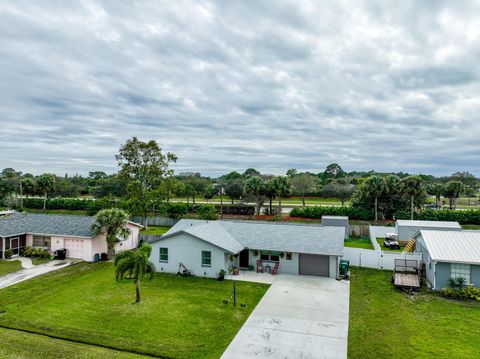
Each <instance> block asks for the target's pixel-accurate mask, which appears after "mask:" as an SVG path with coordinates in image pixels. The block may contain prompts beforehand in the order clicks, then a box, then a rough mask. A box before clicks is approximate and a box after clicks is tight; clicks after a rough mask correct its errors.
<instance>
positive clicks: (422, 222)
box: [397, 219, 462, 229]
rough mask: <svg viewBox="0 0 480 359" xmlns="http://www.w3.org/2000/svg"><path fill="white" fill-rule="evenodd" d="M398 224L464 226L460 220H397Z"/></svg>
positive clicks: (439, 226) (407, 225) (410, 225)
mask: <svg viewBox="0 0 480 359" xmlns="http://www.w3.org/2000/svg"><path fill="white" fill-rule="evenodd" d="M397 225H398V226H404V227H436V228H442V227H443V228H460V229H461V228H462V226H460V223H458V222H447V221H418V220H413V221H412V220H404V219H399V220H397Z"/></svg>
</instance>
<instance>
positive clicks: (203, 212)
mask: <svg viewBox="0 0 480 359" xmlns="http://www.w3.org/2000/svg"><path fill="white" fill-rule="evenodd" d="M196 212H197V214H198V216H199V217H200V218H201V219H207V220H214V219H217V217H218V211H217V209H216V208H215V206H213V205H211V204H206V205H204V206H199V207H198V208H197V211H196Z"/></svg>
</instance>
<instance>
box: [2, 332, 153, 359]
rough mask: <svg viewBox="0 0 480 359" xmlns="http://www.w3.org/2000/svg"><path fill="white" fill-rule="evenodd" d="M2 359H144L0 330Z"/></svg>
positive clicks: (41, 336) (89, 346)
mask: <svg viewBox="0 0 480 359" xmlns="http://www.w3.org/2000/svg"><path fill="white" fill-rule="evenodd" d="M0 342H1V343H2V345H0V358H6V359H10V358H11V359H64V358H74V359H97V358H113V359H142V358H149V357H145V356H143V355H137V354H131V353H125V352H120V351H116V350H110V349H107V348H100V347H96V346H93V345H86V344H80V343H72V342H69V341H65V340H61V339H52V338H49V337H45V336H43V335H38V334H31V333H24V332H19V331H16V330H10V329H3V328H0Z"/></svg>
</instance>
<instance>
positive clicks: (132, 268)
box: [114, 244, 155, 303]
mask: <svg viewBox="0 0 480 359" xmlns="http://www.w3.org/2000/svg"><path fill="white" fill-rule="evenodd" d="M150 253H152V247H151V246H150V244H142V246H141V247H140V248H137V249H134V250H132V251H125V252H121V253H119V254H117V255H116V256H115V261H114V264H115V266H116V268H115V278H116V280H121V279H123V278H125V274H128V276H129V277H131V278H133V280H134V283H135V292H136V297H135V302H136V303H140V279H142V277H143V276H144V275H145V274H146V273H148V274H149V275H150V279H152V277H153V273H154V272H155V265H154V264H153V263H152V262H150V261H149V260H148V258H149V257H150Z"/></svg>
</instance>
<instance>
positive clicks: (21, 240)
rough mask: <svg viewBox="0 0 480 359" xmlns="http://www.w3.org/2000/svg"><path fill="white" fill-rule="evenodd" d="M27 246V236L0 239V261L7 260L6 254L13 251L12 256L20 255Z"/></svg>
mask: <svg viewBox="0 0 480 359" xmlns="http://www.w3.org/2000/svg"><path fill="white" fill-rule="evenodd" d="M26 245H27V238H26V235H25V234H22V235H19V236H10V237H0V259H5V252H6V251H8V250H11V251H12V256H18V255H20V251H21V250H22V249H23V248H25V246H26Z"/></svg>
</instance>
